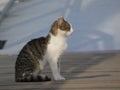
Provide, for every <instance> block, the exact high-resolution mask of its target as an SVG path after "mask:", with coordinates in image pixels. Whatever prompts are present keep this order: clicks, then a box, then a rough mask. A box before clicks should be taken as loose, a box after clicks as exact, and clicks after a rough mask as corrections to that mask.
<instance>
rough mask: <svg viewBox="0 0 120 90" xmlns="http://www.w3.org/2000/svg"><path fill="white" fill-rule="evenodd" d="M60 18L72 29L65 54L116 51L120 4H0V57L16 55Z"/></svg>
mask: <svg viewBox="0 0 120 90" xmlns="http://www.w3.org/2000/svg"><path fill="white" fill-rule="evenodd" d="M59 16H63V17H64V18H65V19H66V20H67V21H68V22H70V23H71V24H72V26H73V29H74V33H73V34H72V36H70V37H69V38H68V49H67V50H66V52H105V51H116V50H120V0H0V55H4V54H7V55H14V54H15V55H16V54H18V53H19V51H20V50H21V48H22V47H23V46H24V45H25V44H26V43H27V42H28V41H30V40H31V39H33V38H37V37H41V36H46V35H47V34H48V32H49V30H50V27H51V24H52V23H53V22H54V21H55V20H56V19H57V18H58V17H59Z"/></svg>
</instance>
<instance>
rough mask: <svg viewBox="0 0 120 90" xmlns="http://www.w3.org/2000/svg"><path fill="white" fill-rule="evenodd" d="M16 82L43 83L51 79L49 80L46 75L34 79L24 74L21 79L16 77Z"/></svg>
mask: <svg viewBox="0 0 120 90" xmlns="http://www.w3.org/2000/svg"><path fill="white" fill-rule="evenodd" d="M15 81H16V82H44V81H51V78H49V77H48V76H46V75H44V76H43V75H37V76H36V77H34V76H33V75H32V74H26V75H24V76H22V77H16V78H15Z"/></svg>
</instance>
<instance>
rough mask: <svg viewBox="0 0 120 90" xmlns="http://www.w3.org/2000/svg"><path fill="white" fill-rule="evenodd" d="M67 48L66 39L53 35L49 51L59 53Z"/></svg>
mask: <svg viewBox="0 0 120 90" xmlns="http://www.w3.org/2000/svg"><path fill="white" fill-rule="evenodd" d="M66 48H67V43H66V39H64V38H60V37H52V38H51V40H50V43H49V44H48V47H47V50H48V52H49V53H53V54H54V55H56V54H57V55H59V54H61V53H63V52H64V50H65V49H66Z"/></svg>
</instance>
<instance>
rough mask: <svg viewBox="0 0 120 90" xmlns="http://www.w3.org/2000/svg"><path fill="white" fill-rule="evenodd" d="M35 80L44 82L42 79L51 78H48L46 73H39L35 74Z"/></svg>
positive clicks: (49, 79)
mask: <svg viewBox="0 0 120 90" xmlns="http://www.w3.org/2000/svg"><path fill="white" fill-rule="evenodd" d="M37 80H38V81H41V82H44V81H51V78H49V77H48V76H47V75H44V74H39V75H38V76H37Z"/></svg>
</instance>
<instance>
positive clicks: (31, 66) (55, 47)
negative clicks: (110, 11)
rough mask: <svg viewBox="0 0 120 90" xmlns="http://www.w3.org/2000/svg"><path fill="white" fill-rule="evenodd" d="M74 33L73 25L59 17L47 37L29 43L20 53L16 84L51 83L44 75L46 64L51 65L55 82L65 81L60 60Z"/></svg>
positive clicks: (16, 69)
mask: <svg viewBox="0 0 120 90" xmlns="http://www.w3.org/2000/svg"><path fill="white" fill-rule="evenodd" d="M72 33H73V29H72V26H71V24H69V23H68V22H67V21H65V20H64V18H63V17H59V18H58V20H56V21H55V22H54V23H53V25H52V26H51V30H50V32H49V34H48V35H47V36H46V37H40V38H37V39H33V40H31V41H29V42H28V43H27V44H26V45H25V46H24V47H23V48H22V50H21V51H20V53H19V55H18V57H17V60H16V64H15V80H16V82H31V81H50V80H51V79H50V78H49V77H48V76H46V75H42V71H43V69H44V66H45V65H46V64H49V65H50V68H51V70H52V74H53V78H54V80H65V78H64V77H63V76H61V75H60V71H59V70H60V69H59V67H58V59H59V57H60V55H61V54H62V53H63V52H64V51H65V49H66V48H67V41H66V40H67V37H68V36H70V35H71V34H72Z"/></svg>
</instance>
